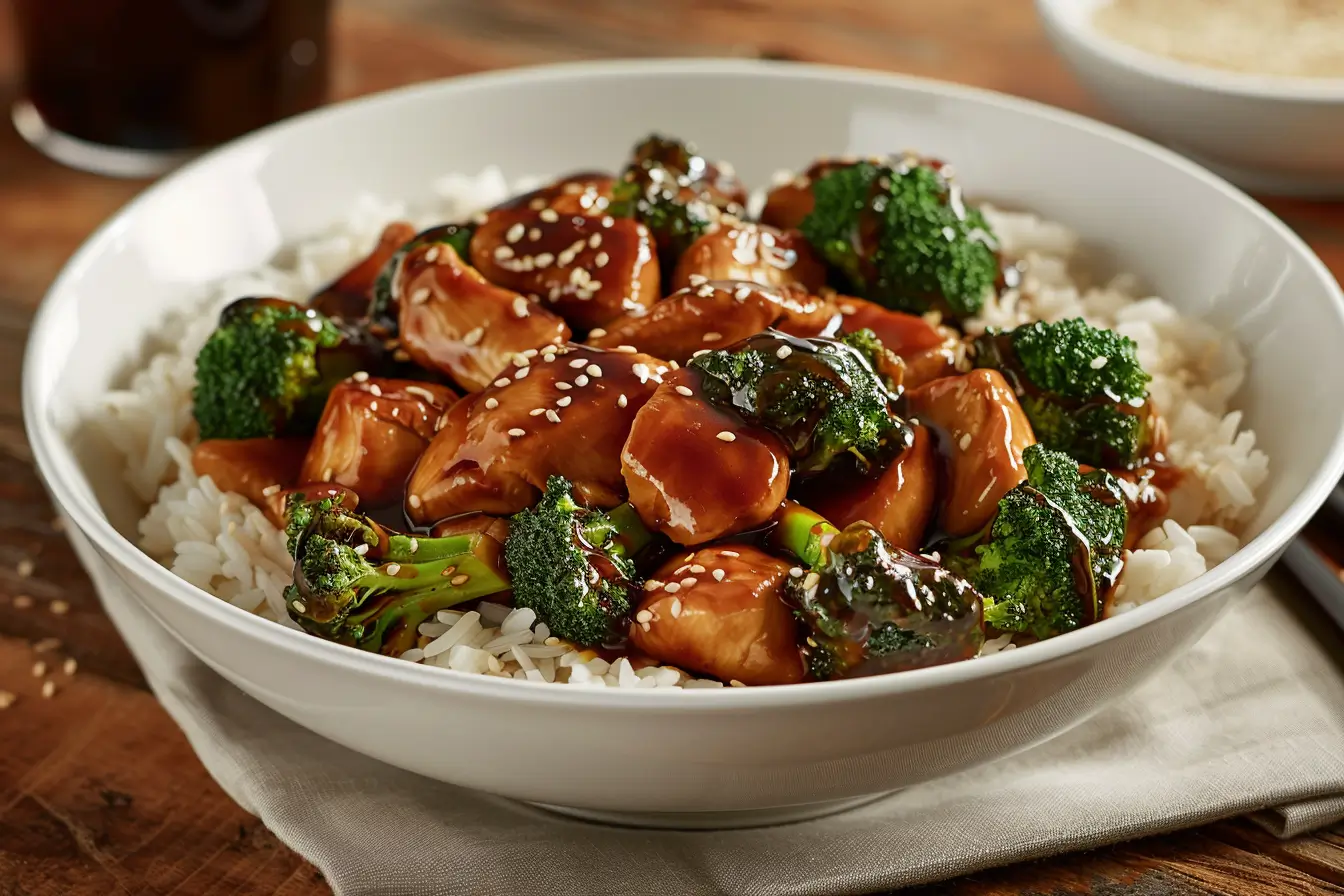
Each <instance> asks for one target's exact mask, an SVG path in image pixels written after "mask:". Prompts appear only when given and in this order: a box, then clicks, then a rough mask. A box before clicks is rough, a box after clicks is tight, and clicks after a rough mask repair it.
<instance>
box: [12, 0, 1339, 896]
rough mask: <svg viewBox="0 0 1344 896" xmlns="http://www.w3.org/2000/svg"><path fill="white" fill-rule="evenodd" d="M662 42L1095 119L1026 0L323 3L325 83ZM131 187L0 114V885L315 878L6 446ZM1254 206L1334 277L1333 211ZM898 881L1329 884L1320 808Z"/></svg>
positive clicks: (1177, 887) (266, 885)
mask: <svg viewBox="0 0 1344 896" xmlns="http://www.w3.org/2000/svg"><path fill="white" fill-rule="evenodd" d="M674 55H691V56H708V55H713V56H725V55H736V56H770V57H775V58H784V59H794V60H809V61H823V62H837V63H846V64H850V65H858V66H866V67H872V68H880V69H887V70H893V71H903V72H909V73H914V74H919V75H926V76H930V77H937V78H944V79H948V80H955V81H961V82H965V83H970V84H976V85H979V86H983V87H990V88H993V89H996V90H1002V91H1006V92H1009V93H1015V94H1019V95H1022V96H1027V97H1031V98H1034V99H1039V100H1043V101H1045V102H1048V103H1053V104H1055V105H1059V106H1063V107H1065V108H1070V109H1075V110H1078V111H1082V112H1085V113H1088V114H1093V115H1097V116H1098V117H1103V118H1105V117H1106V113H1105V111H1104V110H1100V109H1098V108H1096V107H1094V106H1093V105H1092V104H1091V102H1090V101H1089V99H1088V97H1087V96H1086V95H1085V94H1084V92H1083V90H1082V89H1081V87H1080V86H1079V85H1078V83H1077V82H1076V81H1075V80H1074V79H1073V78H1072V77H1071V76H1070V75H1069V74H1068V72H1067V71H1066V70H1065V69H1064V68H1063V66H1062V64H1061V63H1060V62H1059V60H1058V59H1057V58H1056V57H1055V56H1054V54H1053V53H1052V51H1051V49H1050V47H1049V46H1048V44H1047V43H1046V40H1045V37H1044V35H1043V34H1042V32H1041V29H1040V27H1039V25H1038V23H1037V21H1036V19H1035V17H1034V15H1033V12H1032V9H1031V3H1030V0H996V2H983V0H938V2H934V3H930V2H926V0H831V2H822V3H817V2H810V0H768V2H767V0H564V2H561V0H347V2H345V3H343V4H339V5H338V8H337V14H336V18H335V23H334V58H335V60H336V61H335V79H334V91H333V92H334V94H335V95H336V97H337V98H343V97H348V96H354V95H358V94H363V93H368V92H371V91H376V90H381V89H385V88H389V87H394V86H398V85H401V84H406V83H411V82H415V81H420V80H424V79H428V78H438V77H444V76H449V75H455V74H460V73H463V72H470V71H477V70H481V69H489V68H497V67H502V66H513V65H522V64H533V63H541V62H548V61H557V60H565V59H581V58H596V57H613V56H674ZM17 69H18V64H17V60H16V56H15V53H14V51H13V49H12V34H11V31H10V29H9V27H8V22H7V20H6V19H5V17H4V15H3V12H0V107H4V108H8V106H9V103H10V102H11V101H12V99H13V98H14V97H15V95H16V94H17V92H18V89H19V88H18V84H17V81H18V73H17ZM142 186H143V184H142V183H136V182H127V181H114V180H106V179H102V178H97V177H93V176H90V175H83V174H79V173H76V172H72V171H68V170H65V169H63V168H60V167H59V166H57V165H54V164H52V163H50V162H48V161H46V160H45V159H42V158H41V157H40V156H38V155H37V154H36V153H35V152H33V151H32V150H30V149H29V148H28V147H27V146H26V145H24V144H23V143H22V141H21V140H20V139H19V138H18V137H17V136H16V135H15V134H14V133H13V132H12V130H11V129H9V128H8V127H0V704H5V705H6V708H5V709H4V710H3V711H0V894H31V896H76V894H97V896H102V894H142V893H145V894H165V896H166V894H253V893H256V894H288V896H300V894H324V893H329V892H330V890H329V888H328V887H327V886H326V884H325V882H324V881H323V880H322V877H321V875H320V874H319V873H318V871H317V870H316V869H315V868H313V867H312V866H311V865H309V864H308V863H307V862H305V861H304V860H303V859H301V858H299V857H298V856H297V855H295V854H294V853H293V852H291V851H290V850H288V849H287V848H285V847H284V845H283V844H281V843H279V842H278V841H277V840H276V839H275V838H274V837H273V836H271V835H270V834H269V833H268V832H267V831H266V829H265V828H264V827H262V826H261V825H260V824H259V823H258V822H257V821H256V819H254V818H252V817H251V816H249V815H247V814H246V813H245V812H243V811H242V810H241V809H240V808H238V807H237V806H236V805H235V804H234V803H233V802H232V801H230V800H229V798H228V797H227V796H225V795H224V793H223V792H222V791H221V790H220V789H219V788H218V787H217V786H216V785H215V784H214V782H213V781H211V779H210V778H209V776H208V775H207V774H206V772H205V770H204V768H203V767H202V766H201V765H200V763H199V762H198V761H197V759H196V758H195V756H194V755H193V753H192V751H191V749H190V747H189V746H188V744H187V742H186V740H185V738H184V737H183V736H182V734H181V733H180V732H179V731H178V730H177V728H176V727H175V726H174V725H173V723H172V721H171V720H170V719H169V718H168V716H167V715H166V714H165V713H164V712H163V711H162V710H161V709H160V708H159V706H158V704H157V703H156V702H155V700H154V698H153V696H152V695H151V694H150V693H149V692H148V691H147V690H146V689H145V686H144V682H143V680H142V679H141V677H140V674H139V672H138V670H137V669H136V666H135V664H134V662H133V661H132V660H131V658H130V656H129V655H128V653H127V652H126V649H125V647H124V646H123V645H122V643H121V641H120V639H119V637H118V635H117V633H116V631H115V629H114V628H113V627H112V625H111V624H110V622H109V621H108V619H107V617H106V616H105V615H104V614H103V613H102V611H101V609H100V607H99V605H98V602H97V599H96V597H95V596H94V594H93V592H92V590H91V587H90V585H89V583H88V580H87V579H86V578H85V576H84V574H83V572H82V571H81V570H80V569H79V566H78V564H77V562H76V560H75V558H74V555H73V554H72V552H71V550H70V548H69V546H68V545H67V544H66V542H65V540H64V537H63V535H62V534H61V533H60V532H59V530H58V527H57V526H54V525H53V523H52V519H51V509H50V506H49V505H48V503H47V500H46V497H45V495H44V493H43V491H42V487H41V484H40V483H39V481H38V479H37V477H36V475H35V473H34V471H33V467H32V457H31V453H30V451H29V448H28V446H27V443H26V442H25V440H24V436H23V429H22V421H21V415H20V406H19V390H18V379H19V365H20V358H21V353H22V348H23V343H24V339H25V335H26V331H27V327H28V324H29V321H30V319H31V315H32V313H33V310H34V309H35V307H36V305H37V303H38V301H39V299H40V298H41V296H42V293H43V291H44V290H45V289H46V287H47V285H48V283H49V282H50V281H51V279H52V277H53V276H54V275H55V274H56V272H57V270H58V269H59V267H60V265H61V264H62V262H63V261H64V260H65V259H66V258H67V257H68V256H69V254H70V253H71V252H72V251H73V250H74V249H75V248H76V247H77V246H78V245H79V243H80V242H81V241H82V240H83V239H84V238H85V237H86V236H87V235H88V234H89V233H90V231H91V230H92V229H93V228H94V227H95V226H96V225H97V224H98V223H99V222H100V221H101V220H103V219H104V218H105V217H107V216H108V215H109V214H111V213H112V212H113V211H115V210H116V209H117V207H119V206H120V205H121V204H122V203H124V202H125V201H127V200H128V199H129V198H130V197H131V196H132V195H134V193H135V192H136V191H138V190H139V189H140V188H141V187H142ZM1269 204H1270V207H1271V208H1273V209H1274V210H1275V212H1277V213H1278V214H1279V215H1280V216H1282V217H1283V219H1284V220H1285V221H1287V222H1288V223H1289V224H1290V225H1291V226H1293V227H1294V228H1295V229H1296V230H1297V231H1298V232H1299V233H1301V234H1302V235H1303V237H1305V238H1306V239H1307V240H1308V241H1309V242H1310V243H1311V244H1312V245H1313V247H1315V249H1316V250H1317V251H1318V252H1319V253H1320V254H1321V256H1322V258H1324V259H1325V261H1326V263H1327V264H1328V265H1330V266H1331V268H1332V270H1333V271H1334V272H1335V273H1336V275H1337V276H1340V275H1344V208H1342V207H1341V206H1339V205H1330V204H1317V203H1310V202H1302V201H1271V202H1270V203H1269ZM1303 612H1307V613H1310V612H1312V611H1311V610H1310V609H1309V608H1304V609H1303ZM1320 624H1322V625H1324V624H1325V623H1323V622H1322V623H1320ZM67 660H73V663H67ZM71 673H72V674H71ZM44 689H46V690H47V691H48V692H50V694H51V696H50V697H44V696H43V692H44ZM11 700H12V703H11ZM911 892H918V893H921V894H924V896H928V894H935V893H937V894H948V896H953V894H955V896H972V894H974V896H991V894H993V896H999V894H1027V893H1032V894H1057V893H1091V894H1098V896H1100V894H1108V896H1110V894H1125V896H1157V894H1171V893H1177V894H1186V893H1190V894H1213V893H1229V894H1241V896H1251V894H1256V896H1259V894H1266V896H1268V894H1279V893H1306V894H1317V893H1320V894H1324V893H1344V826H1341V827H1339V828H1336V829H1335V830H1333V831H1325V832H1321V833H1317V834H1316V835H1313V836H1307V837H1300V838H1298V839H1296V840H1292V841H1287V842H1281V841H1278V840H1276V839H1274V838H1273V837H1271V836H1270V835H1268V834H1267V833H1265V832H1264V831H1262V830H1261V829H1260V828H1258V827H1256V826H1255V825H1253V824H1251V823H1250V822H1248V821H1245V820H1232V821H1227V822H1222V823H1219V824H1214V825H1210V826H1206V827H1204V828H1201V829H1198V830H1194V831H1188V832H1182V833H1177V834H1171V835H1168V836H1164V837H1155V838H1150V839H1146V840H1141V841H1137V842H1134V843H1130V844H1124V845H1120V846H1115V847H1111V848H1107V849H1101V850H1097V851H1094V852H1091V853H1085V854H1079V855H1071V856H1063V857H1059V858H1056V859H1052V860H1048V861H1042V862H1036V863H1030V864H1025V865H1019V866H1015V867H1012V868H1007V869H1000V870H996V871H992V872H986V873H982V874H978V875H974V876H972V877H969V878H964V879H961V880H956V881H950V882H946V883H943V884H938V885H934V886H930V887H925V888H922V889H920V890H917V891H911Z"/></svg>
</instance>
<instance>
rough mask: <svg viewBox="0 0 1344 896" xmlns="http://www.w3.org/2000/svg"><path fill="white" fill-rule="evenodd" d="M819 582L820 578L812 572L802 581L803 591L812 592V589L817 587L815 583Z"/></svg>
mask: <svg viewBox="0 0 1344 896" xmlns="http://www.w3.org/2000/svg"><path fill="white" fill-rule="evenodd" d="M820 581H821V576H819V575H817V574H816V573H814V572H809V573H808V574H807V577H806V578H804V579H803V590H805V591H810V590H812V589H813V588H815V587H817V583H818V582H820Z"/></svg>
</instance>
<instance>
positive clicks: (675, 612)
mask: <svg viewBox="0 0 1344 896" xmlns="http://www.w3.org/2000/svg"><path fill="white" fill-rule="evenodd" d="M680 615H681V598H679V597H674V598H672V618H673V619H676V618H677V617H678V616H680Z"/></svg>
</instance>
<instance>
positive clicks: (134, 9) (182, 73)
mask: <svg viewBox="0 0 1344 896" xmlns="http://www.w3.org/2000/svg"><path fill="white" fill-rule="evenodd" d="M13 5H14V12H15V21H16V23H17V26H18V37H19V49H20V52H21V53H22V55H23V63H24V64H23V73H24V82H25V90H26V94H25V98H24V99H22V100H20V101H19V102H18V103H17V104H16V105H15V107H14V123H15V125H16V126H17V127H18V129H19V132H20V133H22V134H23V135H24V137H25V138H27V139H28V140H29V141H30V142H32V143H33V144H34V145H36V146H37V147H38V148H39V149H41V150H42V151H44V152H46V153H47V154H48V155H50V156H52V157H53V158H56V159H58V160H59V161H62V162H64V163H66V164H68V165H72V166H74V167H78V168H86V169H90V170H96V171H100V172H102V173H106V174H120V175H128V176H142V175H149V174H155V173H158V172H160V171H163V170H165V169H167V168H169V167H171V166H172V165H174V164H177V163H178V162H180V161H182V160H183V159H184V158H186V157H187V156H189V155H191V154H192V153H193V152H197V151H199V150H201V149H204V148H206V147H209V146H212V145H214V144H217V143H222V142H224V141H226V140H229V139H231V138H233V137H236V136H238V135H239V134H243V133H246V132H247V131H250V130H253V129H254V128H258V127H261V126H262V125H264V124H268V123H270V122H272V121H276V120H277V119H280V118H284V117H285V116H288V115H292V114H294V113H296V112H302V111H305V110H307V109H311V108H313V107H315V106H317V105H318V104H319V103H321V102H322V100H323V98H324V97H325V95H326V90H327V70H328V66H327V55H328V39H327V30H328V28H327V25H328V18H329V16H328V14H329V12H330V0H13Z"/></svg>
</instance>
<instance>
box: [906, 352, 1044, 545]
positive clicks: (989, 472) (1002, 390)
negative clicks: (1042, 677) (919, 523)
mask: <svg viewBox="0 0 1344 896" xmlns="http://www.w3.org/2000/svg"><path fill="white" fill-rule="evenodd" d="M906 398H907V400H908V401H909V405H908V406H909V408H910V413H911V415H913V417H915V418H917V419H918V420H919V422H920V423H922V424H924V425H925V426H928V427H930V428H932V429H934V430H935V431H936V432H937V433H938V436H939V441H940V443H941V445H942V448H943V451H944V453H945V454H946V455H947V457H948V461H947V465H948V489H947V496H946V498H945V500H944V503H943V508H942V516H941V518H940V521H941V523H942V527H943V529H944V530H945V531H946V532H947V534H948V535H951V536H953V537H954V538H955V537H958V536H961V535H970V534H971V533H973V532H978V531H980V530H981V529H982V528H984V526H985V525H986V524H987V523H988V522H989V521H990V520H991V519H992V518H993V516H994V512H995V510H996V509H997V507H998V504H999V499H1000V498H1002V497H1003V496H1004V495H1005V494H1007V493H1008V491H1009V490H1010V489H1012V488H1013V486H1015V485H1017V484H1019V483H1021V482H1022V481H1023V480H1025V479H1026V478H1027V471H1026V468H1025V467H1024V466H1023V464H1022V452H1023V451H1024V450H1025V449H1026V448H1027V447H1028V446H1030V445H1034V444H1036V437H1035V436H1034V435H1033V434H1032V431H1031V424H1030V423H1029V422H1028V421H1027V417H1026V414H1024V413H1023V412H1022V407H1021V405H1019V404H1018V403H1017V398H1016V396H1014V395H1013V390H1012V389H1011V388H1010V387H1009V386H1008V383H1007V382H1006V381H1005V380H1004V378H1003V376H1002V375H1001V374H1000V373H999V372H998V371H996V370H974V371H972V372H970V373H968V374H965V375H964V376H949V377H944V378H942V379H939V380H934V381H933V382H931V383H926V384H925V385H923V386H920V387H919V388H918V389H912V390H911V391H910V392H907V393H906Z"/></svg>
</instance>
